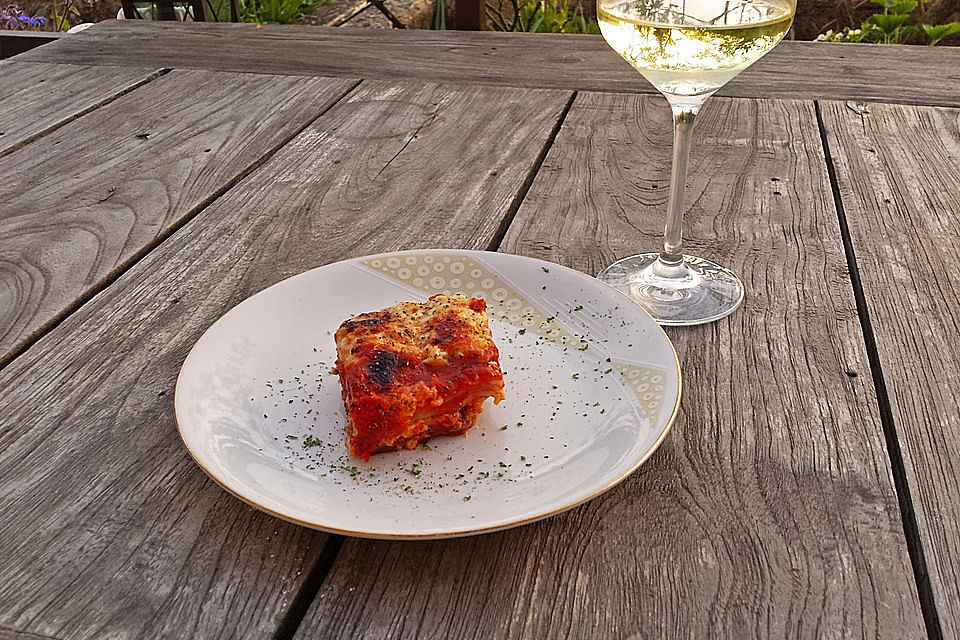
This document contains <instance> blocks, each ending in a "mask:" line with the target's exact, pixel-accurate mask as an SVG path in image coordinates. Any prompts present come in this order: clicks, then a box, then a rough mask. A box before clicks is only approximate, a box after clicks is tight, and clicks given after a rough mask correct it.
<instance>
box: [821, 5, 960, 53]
mask: <svg viewBox="0 0 960 640" xmlns="http://www.w3.org/2000/svg"><path fill="white" fill-rule="evenodd" d="M870 1H871V2H873V3H874V4H877V5H880V6H881V7H883V13H878V14H877V15H874V16H870V17H869V18H868V19H867V21H866V22H864V23H863V24H862V25H860V28H859V29H851V28H849V27H847V28H845V29H844V30H843V31H839V32H834V31H832V30H831V31H827V32H826V33H822V34H820V35H819V36H817V42H873V43H879V44H904V43H905V42H906V41H907V40H908V39H914V38H922V36H920V34H921V33H923V34H925V35H926V37H927V39H928V40H929V44H930V45H935V44H937V43H938V42H940V41H941V40H943V39H944V38H948V37H950V36H952V35H954V34H957V33H960V22H949V23H947V24H938V25H932V24H927V20H926V11H925V8H924V6H923V3H922V2H921V1H920V0H870ZM917 10H918V11H917ZM914 11H917V16H916V20H915V22H916V23H917V24H916V25H913V24H907V22H908V21H909V20H910V18H911V17H912V16H911V14H913V12H914Z"/></svg>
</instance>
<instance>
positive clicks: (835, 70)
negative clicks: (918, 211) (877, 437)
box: [21, 20, 960, 106]
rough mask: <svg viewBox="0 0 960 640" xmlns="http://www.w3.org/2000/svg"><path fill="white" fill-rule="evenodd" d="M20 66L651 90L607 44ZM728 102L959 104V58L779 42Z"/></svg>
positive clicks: (299, 36) (90, 55)
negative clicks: (145, 67) (153, 67)
mask: <svg viewBox="0 0 960 640" xmlns="http://www.w3.org/2000/svg"><path fill="white" fill-rule="evenodd" d="M21 58H23V59H27V60H36V61H48V62H49V61H53V62H75V63H83V64H104V65H125V64H145V63H148V64H162V65H165V66H169V67H181V68H182V67H196V68H209V69H223V70H229V71H251V72H260V73H264V72H265V73H277V74H302V75H347V76H351V77H354V76H360V77H363V78H384V79H409V80H420V81H430V82H455V83H461V84H492V85H499V86H518V87H537V88H548V89H576V90H594V91H606V92H611V91H613V92H626V93H653V89H652V87H651V86H650V85H649V84H648V83H647V82H646V80H644V79H643V78H642V77H641V76H640V74H638V73H637V72H636V71H635V70H634V69H633V68H632V67H630V66H629V65H628V64H627V63H626V62H624V61H623V60H621V59H620V58H619V57H618V56H617V55H616V54H615V53H614V52H613V50H612V49H610V47H609V46H607V44H606V43H605V42H604V41H603V39H602V38H601V37H600V36H578V35H557V34H533V33H529V34H527V33H524V34H517V33H513V34H511V33H489V32H486V33H477V32H457V31H419V30H418V31H413V30H410V31H406V30H400V29H397V30H393V29H388V30H374V29H349V28H347V29H344V28H336V29H334V28H324V27H306V26H303V27H298V26H271V25H263V26H262V28H260V29H258V28H256V27H255V26H254V25H242V24H204V23H193V24H184V23H175V24H174V23H162V22H156V21H150V20H136V21H134V20H124V21H108V22H101V23H98V24H97V25H95V26H94V27H91V28H90V29H87V30H86V31H84V32H82V33H79V34H77V35H76V37H72V38H61V39H60V40H59V41H58V42H55V43H53V44H49V45H46V46H44V47H42V48H39V49H36V50H34V51H30V52H27V53H26V54H23V55H22V56H21ZM720 95H727V96H740V97H770V98H801V99H815V98H828V99H840V100H845V99H851V100H876V101H887V102H903V103H909V104H937V105H946V106H955V105H957V104H960V49H958V48H956V47H940V48H937V49H934V48H931V47H917V46H896V45H883V46H880V45H860V44H830V43H814V42H782V43H780V45H778V46H777V48H776V49H774V50H773V51H772V52H771V53H769V54H768V55H767V56H766V57H764V58H763V59H762V60H760V61H759V62H758V63H757V64H755V65H754V66H753V67H751V68H750V69H748V70H747V71H745V72H743V73H742V74H741V75H740V76H738V77H737V78H734V80H732V81H731V82H730V84H729V85H727V86H726V87H724V88H723V89H721V91H720Z"/></svg>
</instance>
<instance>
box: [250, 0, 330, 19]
mask: <svg viewBox="0 0 960 640" xmlns="http://www.w3.org/2000/svg"><path fill="white" fill-rule="evenodd" d="M328 2H330V0H240V19H241V20H242V21H243V22H257V23H273V24H290V23H291V22H293V21H294V20H296V19H297V18H299V17H300V16H302V15H304V14H305V13H309V12H310V11H312V10H313V9H314V8H316V7H318V6H320V5H322V4H327V3H328Z"/></svg>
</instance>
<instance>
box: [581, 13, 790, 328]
mask: <svg viewBox="0 0 960 640" xmlns="http://www.w3.org/2000/svg"><path fill="white" fill-rule="evenodd" d="M796 9H797V3H796V0H597V18H598V20H599V22H600V31H601V33H603V37H604V38H605V39H606V41H607V44H609V45H610V46H611V47H613V50H614V51H616V52H617V53H619V54H620V55H621V56H622V57H623V58H624V59H625V60H626V61H627V62H629V63H630V64H631V65H633V67H634V68H635V69H636V70H637V71H639V72H640V73H641V74H643V77H644V78H646V79H647V80H648V81H649V82H650V84H652V85H653V86H654V87H656V88H657V90H658V91H660V93H662V94H663V95H664V97H666V99H667V102H668V103H669V104H670V108H671V109H672V110H673V127H674V129H673V170H672V172H671V175H670V195H669V200H668V203H667V223H666V228H665V230H664V241H663V251H661V252H660V253H659V254H658V253H644V254H640V255H636V256H631V257H629V258H623V259H621V260H618V261H617V262H615V263H613V264H612V265H610V266H609V267H607V268H606V269H604V270H603V272H601V273H600V275H599V276H598V277H599V278H600V280H602V281H604V282H606V283H607V284H610V285H613V286H615V287H617V288H618V289H620V290H621V291H623V292H624V293H626V294H627V295H629V296H630V297H631V298H633V299H634V300H636V301H637V302H638V303H640V305H641V306H643V307H644V308H645V309H646V310H647V311H648V312H649V313H650V315H652V316H653V317H654V319H655V320H656V321H657V322H659V323H660V324H663V325H694V324H701V323H704V322H711V321H713V320H718V319H720V318H723V317H724V316H727V315H729V314H730V313H732V312H733V311H734V309H736V308H737V307H738V306H739V305H740V303H741V302H742V301H743V284H742V283H741V282H740V279H739V278H737V276H736V275H734V274H733V273H732V272H731V271H729V270H727V269H725V268H723V267H721V266H720V265H718V264H715V263H713V262H710V261H709V260H704V259H703V258H697V257H694V256H688V255H684V254H683V252H682V250H681V225H682V221H683V191H684V187H685V186H686V177H687V161H688V160H689V158H690V139H691V134H692V132H693V124H694V119H695V118H696V115H697V113H698V112H699V111H700V108H701V107H702V106H703V103H704V102H705V101H706V99H707V98H709V97H710V96H711V95H713V93H714V92H715V91H717V89H719V88H720V87H722V86H723V85H724V84H726V83H727V82H728V81H729V80H730V79H731V78H733V77H734V76H735V75H737V74H738V73H740V72H741V71H743V70H744V69H746V68H747V67H749V66H750V65H751V64H753V63H754V62H756V61H757V60H759V59H760V58H761V57H762V56H763V55H764V54H765V53H767V52H768V51H770V50H771V49H773V48H774V47H775V46H776V45H777V43H778V42H780V40H781V39H782V38H783V36H784V34H786V33H787V31H788V30H789V29H790V25H791V24H792V23H793V16H794V14H795V13H796Z"/></svg>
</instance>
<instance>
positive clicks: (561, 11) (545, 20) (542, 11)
mask: <svg viewBox="0 0 960 640" xmlns="http://www.w3.org/2000/svg"><path fill="white" fill-rule="evenodd" d="M506 4H507V14H508V15H510V16H511V17H507V15H504V2H503V1H502V0H501V3H500V5H499V6H494V5H492V4H487V5H486V9H487V17H488V18H489V28H490V29H491V30H492V31H525V32H528V33H600V26H599V25H598V24H597V23H596V21H594V20H588V19H586V18H584V16H583V8H582V7H581V6H580V5H578V6H577V10H576V11H574V10H573V9H571V7H570V1H569V0H507V2H506Z"/></svg>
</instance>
